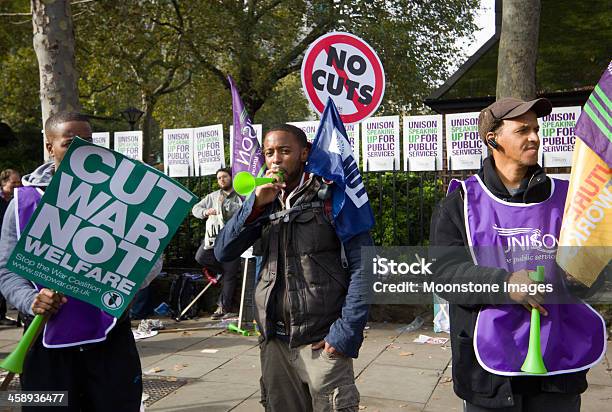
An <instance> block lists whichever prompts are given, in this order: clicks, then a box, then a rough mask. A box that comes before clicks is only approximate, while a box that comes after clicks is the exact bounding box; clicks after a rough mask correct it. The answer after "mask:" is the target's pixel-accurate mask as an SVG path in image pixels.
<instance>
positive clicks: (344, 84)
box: [302, 32, 385, 124]
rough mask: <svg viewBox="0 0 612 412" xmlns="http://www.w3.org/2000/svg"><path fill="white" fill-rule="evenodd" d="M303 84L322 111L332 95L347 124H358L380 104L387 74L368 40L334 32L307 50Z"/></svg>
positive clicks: (310, 98)
mask: <svg viewBox="0 0 612 412" xmlns="http://www.w3.org/2000/svg"><path fill="white" fill-rule="evenodd" d="M302 86H303V88H304V93H305V94H306V97H307V98H308V100H309V101H310V104H311V106H312V107H313V109H314V110H315V111H317V112H318V113H319V114H322V113H323V110H324V109H325V104H326V103H327V99H328V98H329V97H331V98H332V100H333V101H334V103H335V104H336V107H337V108H338V111H339V112H340V117H341V118H342V121H343V122H344V123H347V124H348V123H358V122H360V121H362V120H364V119H366V118H368V117H369V116H371V115H372V114H373V113H374V112H375V111H376V109H377V108H378V106H379V105H380V103H381V101H382V98H383V95H384V94H385V73H384V70H383V67H382V64H381V62H380V59H379V58H378V55H377V54H376V52H375V51H374V49H372V47H370V45H369V44H368V43H366V42H365V41H364V40H362V39H360V38H359V37H357V36H354V35H352V34H350V33H343V32H334V33H328V34H325V35H323V36H321V37H319V38H318V39H317V40H315V41H314V42H313V43H312V44H311V45H310V47H309V48H308V50H307V51H306V54H305V55H304V60H303V62H302Z"/></svg>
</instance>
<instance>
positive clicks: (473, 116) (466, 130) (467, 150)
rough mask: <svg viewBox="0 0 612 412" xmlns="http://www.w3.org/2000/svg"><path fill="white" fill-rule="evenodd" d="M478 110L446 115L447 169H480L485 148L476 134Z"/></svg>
mask: <svg viewBox="0 0 612 412" xmlns="http://www.w3.org/2000/svg"><path fill="white" fill-rule="evenodd" d="M479 114H480V113H479V112H471V113H455V114H447V115H446V157H447V158H448V169H449V170H470V169H480V164H481V163H482V159H483V158H484V157H485V156H486V148H485V147H484V145H483V142H482V140H481V139H480V136H479V135H478V115H479Z"/></svg>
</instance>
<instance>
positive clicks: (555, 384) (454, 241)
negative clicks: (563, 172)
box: [430, 157, 587, 408]
mask: <svg viewBox="0 0 612 412" xmlns="http://www.w3.org/2000/svg"><path fill="white" fill-rule="evenodd" d="M478 176H479V177H480V178H481V179H482V181H483V183H484V184H485V186H486V187H487V188H488V189H489V190H490V191H491V193H493V194H494V195H495V196H496V197H498V198H500V199H502V200H504V201H508V202H515V203H536V202H541V201H544V200H546V199H547V198H548V197H549V196H550V191H551V181H550V179H549V178H548V177H547V176H546V174H545V172H544V170H543V169H542V168H541V167H540V166H537V165H536V166H532V167H530V168H529V170H528V172H527V174H526V176H525V178H524V179H523V181H522V182H521V185H520V188H519V190H518V192H517V193H515V194H514V195H510V193H509V192H508V190H507V189H506V187H505V186H504V185H503V183H502V182H501V180H500V178H499V176H498V175H497V172H496V171H495V165H494V161H493V158H492V157H488V158H486V159H485V160H484V162H483V166H482V168H481V169H480V171H479V172H478ZM464 219H465V217H464V212H463V191H462V190H461V189H458V190H455V191H454V192H453V193H451V194H449V195H448V196H447V197H446V198H445V199H443V200H442V201H441V202H440V203H439V204H438V206H437V207H436V209H435V211H434V213H433V216H432V219H431V231H430V243H431V245H432V246H465V254H463V255H461V254H457V253H452V254H449V255H448V256H444V255H438V256H437V261H438V262H439V263H438V266H437V268H436V271H435V276H436V281H437V282H441V283H445V282H448V283H452V282H469V281H474V282H478V280H479V279H483V278H486V279H488V281H490V282H493V283H499V284H501V283H502V282H505V281H506V280H507V278H508V277H509V275H510V273H509V272H507V271H506V270H504V269H498V268H488V267H483V266H477V265H475V264H474V263H473V261H472V258H471V256H470V254H469V249H468V248H467V245H468V239H467V234H466V230H465V220H464ZM585 289H586V288H585ZM443 297H446V298H450V300H451V301H452V296H450V297H449V296H443ZM492 299H493V298H492ZM491 303H494V302H493V301H492V302H491ZM480 308H481V305H469V304H451V305H450V311H449V312H450V326H451V342H452V355H453V367H452V373H453V385H454V390H455V393H456V394H457V395H458V396H459V397H460V398H462V399H465V400H466V401H468V402H470V403H473V404H476V405H480V406H483V407H487V408H502V407H510V406H513V405H514V396H513V393H533V392H558V393H566V394H580V393H582V392H584V391H585V390H586V388H587V380H586V373H587V371H581V372H575V373H568V374H561V375H553V376H543V377H524V376H521V377H508V376H501V375H495V374H492V373H490V372H487V371H486V370H484V369H483V368H482V367H481V366H480V364H479V363H478V361H477V359H476V356H475V353H474V348H473V337H474V328H475V325H476V318H477V315H478V311H479V310H480Z"/></svg>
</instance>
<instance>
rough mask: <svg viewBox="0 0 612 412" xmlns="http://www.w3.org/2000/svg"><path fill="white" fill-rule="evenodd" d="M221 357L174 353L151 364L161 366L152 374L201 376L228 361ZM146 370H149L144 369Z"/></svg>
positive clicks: (152, 366) (156, 366)
mask: <svg viewBox="0 0 612 412" xmlns="http://www.w3.org/2000/svg"><path fill="white" fill-rule="evenodd" d="M226 362H227V360H225V359H220V358H204V357H201V356H183V355H177V354H172V355H170V356H167V357H165V358H164V359H161V360H160V361H159V362H155V363H153V364H151V365H150V367H149V370H150V369H154V368H159V369H161V370H160V371H159V372H155V373H151V375H152V376H175V377H177V378H200V377H202V376H204V375H206V374H207V373H209V372H211V371H212V370H214V369H216V368H218V367H219V366H221V365H223V364H224V363H226ZM144 372H148V371H147V370H144Z"/></svg>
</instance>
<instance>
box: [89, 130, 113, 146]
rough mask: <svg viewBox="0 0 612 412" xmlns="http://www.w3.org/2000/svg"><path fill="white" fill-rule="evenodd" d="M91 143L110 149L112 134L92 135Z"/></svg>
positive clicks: (100, 133)
mask: <svg viewBox="0 0 612 412" xmlns="http://www.w3.org/2000/svg"><path fill="white" fill-rule="evenodd" d="M91 141H92V143H93V144H97V145H98V146H102V147H105V148H107V149H110V133H109V132H96V133H92V134H91Z"/></svg>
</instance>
